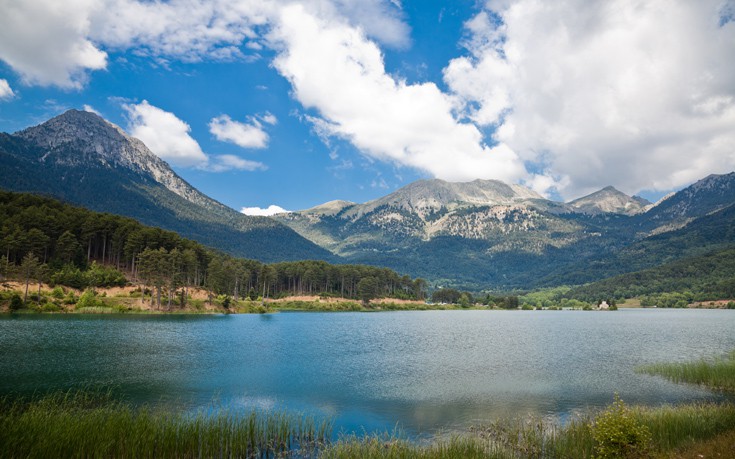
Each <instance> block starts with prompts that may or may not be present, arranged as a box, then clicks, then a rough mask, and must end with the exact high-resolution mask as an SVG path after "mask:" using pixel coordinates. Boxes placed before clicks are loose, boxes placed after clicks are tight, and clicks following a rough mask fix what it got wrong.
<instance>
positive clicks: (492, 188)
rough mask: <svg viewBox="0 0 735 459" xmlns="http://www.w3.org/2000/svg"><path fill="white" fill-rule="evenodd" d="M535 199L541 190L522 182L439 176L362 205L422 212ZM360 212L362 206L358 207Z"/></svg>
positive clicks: (361, 211)
mask: <svg viewBox="0 0 735 459" xmlns="http://www.w3.org/2000/svg"><path fill="white" fill-rule="evenodd" d="M532 199H543V198H542V196H541V195H539V194H538V193H536V192H534V191H532V190H530V189H528V188H526V187H523V186H521V185H508V184H506V183H503V182H501V181H499V180H475V181H472V182H446V181H444V180H439V179H430V180H419V181H416V182H413V183H411V184H409V185H406V186H405V187H403V188H400V189H399V190H396V191H395V192H393V193H391V194H389V195H387V196H384V197H382V198H379V199H376V200H374V201H370V202H367V203H365V204H363V205H362V206H360V208H359V212H360V213H367V212H371V211H373V210H375V209H376V208H378V207H382V206H390V207H395V208H399V209H402V210H407V211H415V212H418V213H420V214H421V213H425V212H429V213H430V212H434V211H437V210H440V209H442V208H446V209H454V208H457V207H466V206H498V205H511V204H515V203H520V202H524V201H528V200H532ZM355 211H358V209H355Z"/></svg>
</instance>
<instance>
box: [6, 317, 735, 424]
mask: <svg viewBox="0 0 735 459" xmlns="http://www.w3.org/2000/svg"><path fill="white" fill-rule="evenodd" d="M733 348H735V311H726V310H699V311H692V310H621V311H618V312H580V311H545V312H540V311H536V312H533V311H528V312H523V311H510V312H505V311H426V312H419V311H410V312H382V313H280V314H267V315H230V316H204V317H200V316H80V315H67V316H63V315H59V316H56V315H54V316H51V315H39V316H29V315H23V316H15V317H11V316H3V317H2V318H0V393H9V392H30V391H37V390H49V389H56V388H72V387H78V386H80V385H85V384H100V383H101V384H110V385H114V386H115V387H117V388H119V390H120V391H121V392H122V393H123V394H124V395H125V397H126V398H127V399H129V400H132V401H134V402H136V403H176V404H179V405H181V404H183V405H184V406H185V407H188V408H191V409H197V408H201V407H207V406H209V405H211V404H212V403H213V402H215V403H219V404H222V405H224V406H227V407H231V408H235V409H241V408H242V409H246V410H251V409H253V408H255V409H263V410H281V409H285V410H289V411H295V412H304V413H310V414H315V415H325V416H330V417H332V418H333V419H334V420H335V424H336V427H337V429H338V430H339V429H344V430H346V431H353V430H354V431H357V432H362V431H363V429H365V430H367V431H373V430H379V431H382V430H385V429H392V428H394V427H395V426H396V425H399V426H400V427H401V428H402V429H404V430H405V431H406V432H407V433H409V434H416V433H430V432H432V431H435V430H436V429H440V428H449V429H451V428H463V427H467V426H469V425H471V424H473V423H477V422H479V421H482V420H489V419H493V418H497V417H499V416H517V415H523V414H527V413H528V414H530V413H533V414H541V415H550V416H558V417H560V418H562V419H564V418H565V417H567V416H568V415H570V414H573V413H575V412H577V411H579V410H584V409H587V408H589V407H599V406H604V405H606V404H608V403H609V402H610V401H611V400H612V397H613V393H614V392H616V391H617V392H618V393H619V394H620V395H621V397H622V398H623V399H624V400H625V401H626V402H628V403H642V404H648V405H660V404H664V403H677V402H690V401H699V400H722V399H723V397H725V396H724V395H721V394H719V395H718V394H714V393H712V392H709V391H707V390H704V389H700V388H697V387H691V386H686V385H678V384H673V383H669V382H667V381H665V380H663V379H661V378H658V377H652V376H646V375H639V374H636V373H635V372H634V371H633V369H634V368H635V367H636V366H638V365H642V364H646V363H652V362H661V361H686V360H691V359H698V358H700V357H710V356H713V355H723V354H725V353H726V352H728V351H729V350H731V349H733Z"/></svg>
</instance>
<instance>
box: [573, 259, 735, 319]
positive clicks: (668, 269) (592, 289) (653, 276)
mask: <svg viewBox="0 0 735 459" xmlns="http://www.w3.org/2000/svg"><path fill="white" fill-rule="evenodd" d="M566 296H567V297H568V298H576V299H579V300H583V301H595V300H598V299H600V298H617V299H619V300H623V299H626V298H633V297H638V298H641V304H642V305H643V306H659V307H684V306H686V305H687V304H689V303H691V302H693V301H712V300H720V299H732V298H735V247H731V248H728V249H725V250H720V251H716V252H713V253H710V254H707V255H702V256H696V257H689V258H684V259H681V260H677V261H673V262H670V263H666V264H663V265H661V266H658V267H655V268H651V269H646V270H643V271H638V272H634V273H628V274H622V275H619V276H615V277H611V278H609V279H605V280H602V281H599V282H594V283H591V284H588V285H585V286H582V287H577V288H574V289H571V290H570V291H569V292H567V293H566Z"/></svg>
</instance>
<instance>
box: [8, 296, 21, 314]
mask: <svg viewBox="0 0 735 459" xmlns="http://www.w3.org/2000/svg"><path fill="white" fill-rule="evenodd" d="M9 308H10V310H11V311H17V310H19V309H22V308H23V300H22V299H21V297H20V295H18V294H17V293H15V294H13V296H11V297H10V306H9Z"/></svg>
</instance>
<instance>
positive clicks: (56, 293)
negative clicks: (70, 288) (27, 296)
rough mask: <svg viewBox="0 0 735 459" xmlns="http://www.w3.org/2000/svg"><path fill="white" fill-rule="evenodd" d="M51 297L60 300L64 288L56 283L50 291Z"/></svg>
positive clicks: (62, 296)
mask: <svg viewBox="0 0 735 459" xmlns="http://www.w3.org/2000/svg"><path fill="white" fill-rule="evenodd" d="M51 297H52V298H56V299H57V300H60V299H62V298H64V289H62V288H61V287H59V286H58V285H57V286H56V287H54V289H53V290H52V291H51Z"/></svg>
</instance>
